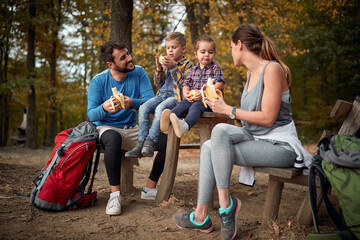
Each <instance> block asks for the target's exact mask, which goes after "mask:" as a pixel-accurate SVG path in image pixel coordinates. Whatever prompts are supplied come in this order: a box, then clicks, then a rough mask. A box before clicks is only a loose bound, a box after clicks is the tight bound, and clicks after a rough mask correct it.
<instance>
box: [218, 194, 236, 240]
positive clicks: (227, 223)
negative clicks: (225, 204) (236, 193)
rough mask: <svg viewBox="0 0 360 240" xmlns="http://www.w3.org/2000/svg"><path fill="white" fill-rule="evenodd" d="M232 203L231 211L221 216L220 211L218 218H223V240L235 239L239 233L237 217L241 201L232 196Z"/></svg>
mask: <svg viewBox="0 0 360 240" xmlns="http://www.w3.org/2000/svg"><path fill="white" fill-rule="evenodd" d="M230 201H232V204H233V206H232V208H231V210H230V211H229V212H228V213H226V212H224V213H222V214H220V212H219V211H218V216H219V217H221V239H223V240H229V239H234V238H235V236H236V232H237V226H236V221H237V216H238V214H239V212H240V208H241V201H240V200H239V199H237V198H235V197H233V196H230Z"/></svg>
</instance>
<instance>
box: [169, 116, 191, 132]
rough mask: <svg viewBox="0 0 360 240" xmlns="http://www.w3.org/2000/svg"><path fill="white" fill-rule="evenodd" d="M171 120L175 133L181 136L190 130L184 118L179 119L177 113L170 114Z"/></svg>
mask: <svg viewBox="0 0 360 240" xmlns="http://www.w3.org/2000/svg"><path fill="white" fill-rule="evenodd" d="M170 121H171V124H172V125H173V128H174V132H175V135H176V136H177V137H178V138H181V137H182V136H183V135H184V133H186V132H187V131H188V130H189V125H188V124H187V123H186V122H185V120H184V119H179V118H178V117H177V116H176V114H175V113H171V114H170Z"/></svg>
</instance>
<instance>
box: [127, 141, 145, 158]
mask: <svg viewBox="0 0 360 240" xmlns="http://www.w3.org/2000/svg"><path fill="white" fill-rule="evenodd" d="M143 145H144V142H143V141H138V143H137V144H136V146H135V147H134V148H133V149H131V150H130V151H127V152H126V153H125V157H129V158H141V157H142V156H143V155H142V154H141V149H142V148H143Z"/></svg>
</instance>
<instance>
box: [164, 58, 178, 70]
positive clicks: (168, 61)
mask: <svg viewBox="0 0 360 240" xmlns="http://www.w3.org/2000/svg"><path fill="white" fill-rule="evenodd" d="M175 64H176V62H175V61H174V60H173V59H172V58H169V57H168V56H164V60H163V66H165V67H167V68H170V67H171V66H174V65H175Z"/></svg>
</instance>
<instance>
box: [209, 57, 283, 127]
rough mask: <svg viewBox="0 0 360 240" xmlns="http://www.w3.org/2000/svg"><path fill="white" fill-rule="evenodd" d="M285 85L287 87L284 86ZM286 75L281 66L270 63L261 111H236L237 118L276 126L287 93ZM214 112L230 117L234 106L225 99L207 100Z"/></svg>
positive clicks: (265, 79)
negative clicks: (284, 95)
mask: <svg viewBox="0 0 360 240" xmlns="http://www.w3.org/2000/svg"><path fill="white" fill-rule="evenodd" d="M284 83H285V85H284ZM286 89H287V84H286V79H285V74H284V71H283V69H282V68H281V66H280V64H278V63H270V64H269V65H268V66H267V68H266V70H265V75H264V92H263V97H262V102H261V111H245V110H242V109H236V112H235V118H236V119H239V120H243V121H245V122H248V123H252V124H258V125H262V126H266V127H270V126H272V125H273V124H274V122H275V120H276V118H277V116H278V113H279V109H280V103H281V94H282V92H283V91H286ZM206 103H207V104H209V106H210V107H211V109H212V110H213V112H216V113H222V114H226V115H229V114H230V112H231V111H232V108H233V107H232V106H229V105H227V104H226V103H225V101H224V100H223V99H218V100H215V99H210V98H207V99H206Z"/></svg>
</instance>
